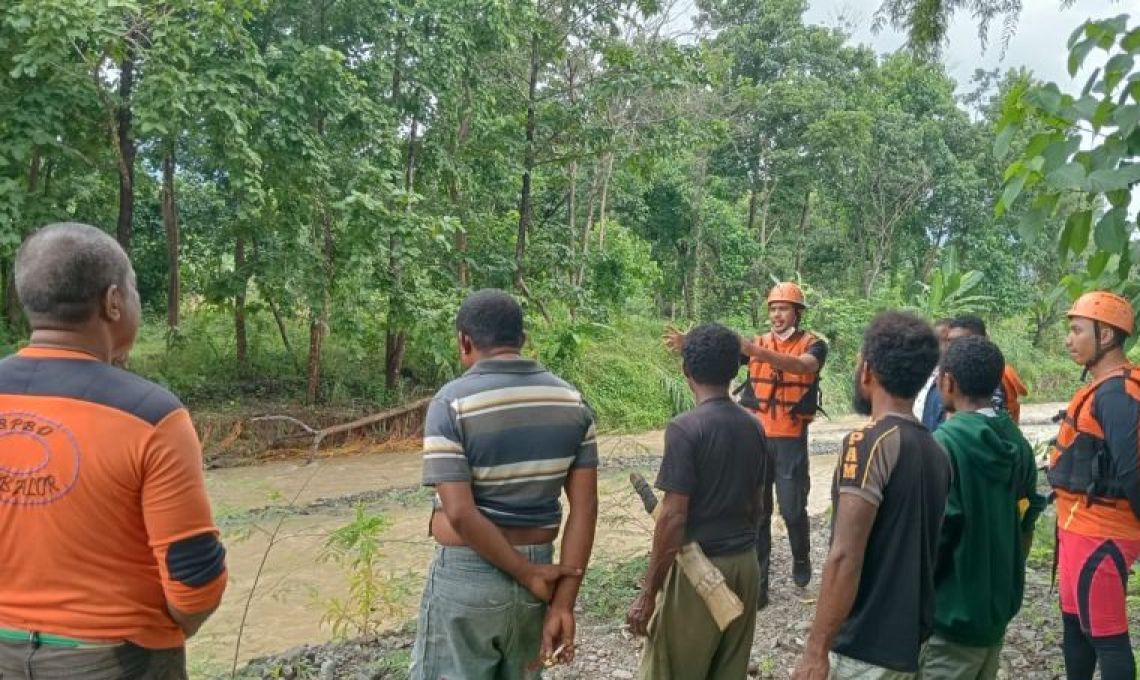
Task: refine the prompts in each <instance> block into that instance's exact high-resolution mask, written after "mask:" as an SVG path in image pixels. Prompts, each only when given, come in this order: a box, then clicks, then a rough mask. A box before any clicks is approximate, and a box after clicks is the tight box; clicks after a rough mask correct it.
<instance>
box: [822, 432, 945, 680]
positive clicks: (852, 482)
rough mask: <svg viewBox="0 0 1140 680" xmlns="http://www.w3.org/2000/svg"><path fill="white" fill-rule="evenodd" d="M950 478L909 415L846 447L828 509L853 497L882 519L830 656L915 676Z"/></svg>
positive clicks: (929, 623) (929, 622)
mask: <svg viewBox="0 0 1140 680" xmlns="http://www.w3.org/2000/svg"><path fill="white" fill-rule="evenodd" d="M950 475H951V472H950V459H949V457H948V456H947V455H946V452H945V451H943V450H942V447H941V446H939V445H938V443H937V442H936V441H934V437H932V436H931V435H930V433H929V432H927V431H926V428H924V427H923V426H922V425H921V424H920V423H919V422H918V421H916V420H915V419H914V418H913V417H911V416H909V415H907V416H902V415H889V416H887V417H885V418H883V419H882V420H879V421H877V422H873V423H870V424H869V425H867V426H866V427H864V428H863V429H862V430H856V431H855V432H852V433H850V434H848V435H847V437H846V438H845V439H844V440H843V448H842V449H840V458H839V464H838V466H837V468H836V470H835V479H834V481H833V484H832V493H831V500H832V507H834V508H838V506H839V494H843V493H852V494H856V495H858V496H859V497H860V498H863V499H865V500H866V501H868V502H870V503H874V504H875V505H877V506H879V511H878V514H876V516H875V525H874V526H873V527H872V528H871V535H870V537H869V538H868V540H867V553H866V556H865V557H864V560H863V572H862V575H861V576H860V578H859V592H858V594H857V595H856V596H855V604H854V606H853V607H852V608H851V614H850V615H848V617H847V620H846V621H845V622H844V623H843V627H842V628H840V630H839V634H838V635H837V636H836V638H835V642H834V643H832V646H831V648H832V650H833V651H835V652H837V653H839V654H842V655H844V656H849V657H851V658H853V659H858V660H860V661H864V662H866V663H870V664H874V665H876V666H880V667H882V668H888V669H890V670H894V671H901V672H904V673H913V672H915V671H917V670H918V655H919V650H920V648H921V647H922V644H923V643H924V642H926V640H927V639H928V638H929V637H930V635H931V632H932V631H933V626H934V565H935V560H936V557H937V554H938V534H939V531H940V530H941V527H942V516H943V514H944V512H945V509H946V495H947V493H948V492H949V490H950ZM832 526H833V527H834V515H833V519H832Z"/></svg>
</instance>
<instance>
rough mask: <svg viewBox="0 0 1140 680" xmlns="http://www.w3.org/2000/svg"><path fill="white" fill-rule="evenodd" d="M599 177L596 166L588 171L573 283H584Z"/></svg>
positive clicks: (582, 284)
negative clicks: (587, 193)
mask: <svg viewBox="0 0 1140 680" xmlns="http://www.w3.org/2000/svg"><path fill="white" fill-rule="evenodd" d="M600 178H601V172H599V168H598V166H596V165H595V167H594V171H593V172H592V173H590V193H589V195H588V196H587V197H586V223H585V224H584V225H582V236H581V238H580V239H579V241H578V273H577V275H576V276H575V277H574V285H576V286H579V287H581V286H584V285H586V258H587V256H588V255H589V254H590V234H592V233H593V231H594V217H595V215H597V207H598V193H599V192H600V190H601V189H600V187H599V184H598V180H599V179H600Z"/></svg>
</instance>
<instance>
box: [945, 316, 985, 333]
mask: <svg viewBox="0 0 1140 680" xmlns="http://www.w3.org/2000/svg"><path fill="white" fill-rule="evenodd" d="M950 328H961V329H962V330H965V331H969V332H970V333H971V334H972V335H980V336H982V337H983V338H984V337H987V336H988V335H989V334H988V333H986V322H985V321H982V317H980V316H978V315H977V314H962V315H961V316H957V317H954V319H953V320H952V321H951V322H950Z"/></svg>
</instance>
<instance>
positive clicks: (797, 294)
mask: <svg viewBox="0 0 1140 680" xmlns="http://www.w3.org/2000/svg"><path fill="white" fill-rule="evenodd" d="M773 302H787V303H790V304H793V305H799V306H800V307H807V301H806V299H805V298H804V292H803V291H802V290H800V287H799V286H797V285H796V284H794V283H792V282H790V281H783V282H781V283H777V284H776V285H775V286H773V287H772V290H771V292H769V293H768V304H772V303H773Z"/></svg>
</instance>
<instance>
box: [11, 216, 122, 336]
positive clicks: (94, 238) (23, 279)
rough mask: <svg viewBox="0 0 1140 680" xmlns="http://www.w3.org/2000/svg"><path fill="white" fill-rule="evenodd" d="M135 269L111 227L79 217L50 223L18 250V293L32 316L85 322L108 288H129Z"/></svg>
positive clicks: (26, 311) (73, 322)
mask: <svg viewBox="0 0 1140 680" xmlns="http://www.w3.org/2000/svg"><path fill="white" fill-rule="evenodd" d="M133 271H134V270H133V269H132V268H131V261H130V258H129V257H127V253H126V252H125V251H124V250H123V248H122V247H121V246H120V245H119V243H118V241H116V240H115V239H114V238H112V237H111V235H110V234H108V233H107V232H105V231H103V230H101V229H97V228H96V227H92V226H90V225H87V224H78V223H75V222H63V223H59V224H49V225H47V226H46V227H43V228H42V229H40V230H39V231H37V232H36V233H34V234H32V235H31V236H29V237H28V239H27V240H26V241H24V243H23V244H22V245H21V246H20V249H19V251H18V252H17V253H16V271H15V279H16V296H17V297H18V298H19V299H20V304H21V305H22V306H23V308H24V313H25V314H27V315H28V316H29V317H33V316H35V317H39V318H42V319H47V320H51V321H55V322H59V323H63V324H68V325H70V324H78V323H83V322H84V321H87V320H88V319H90V318H91V315H92V314H94V313H95V310H96V308H97V307H98V303H99V299H100V298H101V297H102V296H103V295H104V294H106V292H107V289H108V288H110V287H111V286H120V287H125V286H126V285H127V283H128V280H129V279H130V276H131V274H132V272H133Z"/></svg>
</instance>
